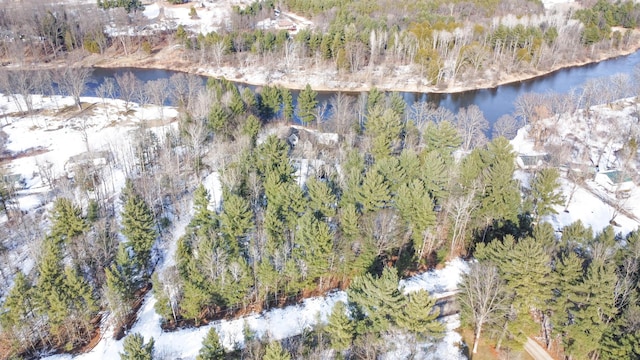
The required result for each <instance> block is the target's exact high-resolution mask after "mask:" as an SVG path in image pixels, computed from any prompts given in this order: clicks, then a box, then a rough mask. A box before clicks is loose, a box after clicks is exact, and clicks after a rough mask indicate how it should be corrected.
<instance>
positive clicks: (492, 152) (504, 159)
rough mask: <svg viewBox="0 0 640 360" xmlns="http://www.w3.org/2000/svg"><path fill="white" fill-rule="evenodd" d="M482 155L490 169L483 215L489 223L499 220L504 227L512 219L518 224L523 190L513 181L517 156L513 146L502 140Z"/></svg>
mask: <svg viewBox="0 0 640 360" xmlns="http://www.w3.org/2000/svg"><path fill="white" fill-rule="evenodd" d="M481 154H482V160H483V163H484V166H485V167H486V168H487V170H486V172H485V190H484V193H483V194H482V195H481V197H482V198H481V207H480V209H479V215H480V216H482V217H483V218H484V219H485V221H491V220H496V221H498V222H499V223H500V224H502V223H503V222H504V221H506V220H508V221H511V222H513V223H517V222H518V212H519V209H520V189H519V186H518V182H517V181H516V180H514V179H513V172H514V171H515V165H514V164H515V163H514V159H515V155H514V153H513V148H512V147H511V144H510V143H509V141H508V140H507V139H505V138H504V137H499V138H496V139H494V140H493V141H491V142H490V143H489V144H488V145H487V149H486V151H483V152H482V153H481ZM485 225H490V223H486V224H485Z"/></svg>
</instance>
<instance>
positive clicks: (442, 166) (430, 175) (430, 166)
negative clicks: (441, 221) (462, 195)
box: [420, 151, 450, 202]
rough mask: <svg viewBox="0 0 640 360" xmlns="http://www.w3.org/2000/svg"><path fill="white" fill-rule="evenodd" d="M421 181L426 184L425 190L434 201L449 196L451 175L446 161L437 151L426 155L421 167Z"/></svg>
mask: <svg viewBox="0 0 640 360" xmlns="http://www.w3.org/2000/svg"><path fill="white" fill-rule="evenodd" d="M420 169H421V171H422V174H421V176H420V179H422V181H423V182H424V186H425V190H426V191H427V192H428V193H429V196H430V197H431V198H432V199H434V201H437V202H439V200H441V199H443V198H445V197H446V196H447V195H449V192H450V189H449V182H450V180H449V174H448V172H449V171H448V168H447V164H446V163H445V161H444V160H443V159H442V157H441V155H439V154H438V153H437V152H436V151H431V152H428V153H424V154H423V156H422V162H421V167H420Z"/></svg>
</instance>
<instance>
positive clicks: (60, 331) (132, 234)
mask: <svg viewBox="0 0 640 360" xmlns="http://www.w3.org/2000/svg"><path fill="white" fill-rule="evenodd" d="M128 77H129V76H128V75H122V76H120V75H119V76H118V78H117V79H116V81H111V82H109V81H105V83H104V84H102V85H101V86H100V87H99V93H101V94H102V95H101V96H107V95H108V94H114V93H115V87H116V86H117V87H118V89H119V90H118V92H119V93H120V95H121V96H122V97H123V99H124V100H125V102H126V105H125V106H126V107H127V108H128V107H129V106H130V102H131V101H133V99H147V101H151V102H153V103H156V104H158V105H159V104H163V103H164V102H165V101H166V100H167V99H169V98H171V99H172V100H173V101H174V102H175V103H176V105H177V106H179V107H180V109H181V110H180V112H181V116H180V120H179V131H178V132H175V133H173V132H170V133H167V134H166V135H165V138H163V139H159V138H158V135H156V134H155V133H154V132H151V131H148V130H145V129H144V128H142V129H140V131H139V132H138V133H137V134H138V136H137V137H136V138H135V139H134V140H135V144H134V145H133V146H132V153H133V156H134V158H133V159H125V161H124V163H123V164H121V165H120V166H122V168H123V170H125V172H126V173H127V174H129V175H130V176H131V177H132V178H134V179H135V181H127V183H126V185H125V187H124V188H123V189H122V190H121V194H122V195H121V198H120V202H119V203H121V204H122V211H121V218H120V220H119V221H118V223H116V216H115V211H114V209H115V207H114V206H113V204H111V205H110V204H109V201H107V200H106V199H108V198H109V196H106V195H105V196H104V197H98V198H99V200H100V199H101V200H102V201H101V202H98V201H97V200H92V201H89V200H88V198H87V203H86V205H85V208H86V209H85V210H84V211H83V210H81V209H80V208H79V207H78V206H77V205H75V204H73V203H72V202H71V201H69V200H67V199H66V198H64V197H60V198H59V199H58V200H56V202H55V204H54V206H53V209H52V210H51V211H50V213H49V219H50V227H49V230H48V234H47V236H46V237H45V238H44V239H43V240H42V248H43V251H42V254H41V257H40V258H39V259H38V260H37V265H36V266H35V267H34V270H33V271H32V272H30V273H28V274H23V273H21V272H18V273H17V275H16V276H15V277H14V280H13V286H12V287H11V289H10V290H9V289H6V291H4V294H5V295H4V303H3V305H2V312H1V314H2V315H0V325H1V326H2V332H1V333H0V334H1V335H2V339H3V340H7V341H8V343H9V344H11V346H10V347H9V348H8V349H10V351H11V353H35V352H36V351H37V350H38V349H42V348H57V349H74V348H77V347H78V346H80V345H82V344H85V343H86V342H87V341H88V340H89V339H90V337H91V336H92V334H93V332H94V330H95V327H96V326H97V323H98V322H97V319H98V318H96V314H97V313H98V310H99V309H101V308H103V309H108V310H109V311H110V313H111V315H112V316H113V319H115V320H116V322H117V324H118V325H119V326H120V327H119V330H121V329H122V327H126V324H127V323H128V322H129V321H130V320H131V318H132V314H133V313H134V310H135V307H136V304H139V300H140V296H141V294H142V290H143V289H145V288H146V287H147V285H148V283H149V282H150V281H152V282H153V291H154V295H155V297H156V299H157V300H158V301H157V303H156V310H157V312H158V313H159V314H161V315H162V316H163V317H164V319H165V321H166V324H167V325H169V326H170V325H175V324H179V325H183V324H185V323H193V324H195V325H199V324H200V323H202V322H203V321H206V320H209V319H211V318H214V317H218V316H222V315H228V314H233V313H234V312H235V311H240V310H243V309H246V308H247V307H248V306H254V307H257V308H261V307H262V308H264V307H268V306H274V305H279V304H283V303H285V302H286V301H290V300H297V299H299V298H300V297H304V296H308V295H309V294H318V293H322V292H325V291H327V290H329V289H334V288H336V287H347V286H349V285H350V286H349V289H348V296H349V299H348V303H347V304H342V305H338V306H336V308H335V309H334V311H333V313H332V315H331V317H330V319H329V324H328V325H327V326H326V328H324V329H316V330H317V331H315V332H313V334H312V335H310V337H309V338H308V339H307V338H305V341H307V340H308V341H307V342H306V343H305V344H306V345H305V348H306V349H307V350H305V351H311V349H314V348H323V347H327V348H329V347H330V348H332V349H334V351H336V354H338V353H341V354H342V355H344V356H347V357H367V356H370V355H371V354H380V353H383V352H385V351H388V350H389V348H386V347H385V346H384V340H383V339H384V337H385V336H388V335H389V334H390V333H393V332H397V331H401V332H403V333H404V334H406V336H414V337H415V339H421V338H422V337H424V336H426V337H430V336H436V335H437V334H438V333H439V332H440V331H441V329H440V328H439V327H438V326H437V324H436V323H434V318H435V317H436V316H437V313H436V312H433V311H432V307H433V300H432V299H430V298H429V297H428V295H427V294H426V293H424V292H418V293H413V294H409V295H403V294H402V293H401V292H400V291H399V289H398V287H397V285H398V276H399V275H404V274H406V273H407V271H408V270H415V269H424V268H425V267H426V266H429V265H433V264H435V263H436V262H440V261H443V260H445V259H446V258H449V257H453V256H457V255H459V254H472V253H473V254H475V256H476V257H477V259H478V260H479V263H480V264H481V265H482V266H485V268H487V269H489V270H486V271H487V273H488V274H493V275H492V276H484V277H480V278H479V279H478V281H480V282H481V281H483V280H487V279H495V282H494V284H495V286H480V288H482V289H485V290H486V289H489V290H490V289H495V290H496V291H495V292H494V294H496V296H497V299H499V300H500V301H499V302H497V304H498V305H500V306H499V307H497V308H496V309H495V311H492V312H491V317H490V318H489V319H487V318H485V317H482V316H479V315H482V314H481V312H479V310H482V309H481V308H479V307H477V306H476V305H477V304H474V303H473V302H472V301H467V299H465V298H464V297H463V296H462V295H461V298H460V300H461V304H462V305H463V306H462V308H463V314H464V315H465V319H468V321H469V323H470V324H472V325H474V326H475V327H476V332H477V335H478V336H480V334H488V338H491V339H494V340H495V341H496V345H497V347H498V348H501V349H518V348H519V346H520V345H521V344H522V341H523V339H526V337H527V336H536V335H543V336H544V337H545V339H546V340H547V342H548V343H552V342H555V343H557V344H562V346H563V348H564V349H565V352H566V353H567V354H571V355H573V356H574V357H576V358H587V357H595V356H599V357H600V358H612V357H613V356H614V355H620V354H622V355H621V356H629V357H633V356H635V355H633V354H635V353H634V351H636V350H635V349H636V347H637V344H638V343H637V336H636V332H637V330H638V329H636V326H635V318H634V316H635V314H636V312H637V309H636V307H637V305H636V303H637V299H636V293H637V279H636V274H635V272H636V271H635V267H636V266H637V264H636V262H637V259H636V256H635V255H634V254H635V253H636V251H635V250H634V248H635V247H636V243H637V240H636V237H637V236H636V234H633V235H631V236H629V237H628V238H627V239H626V244H625V243H622V242H619V241H617V240H620V239H618V238H616V236H615V234H614V233H613V230H612V229H607V230H605V231H604V232H603V233H602V234H599V235H597V236H595V237H594V236H593V235H592V233H591V231H590V230H589V229H585V228H584V227H583V226H582V225H580V224H574V225H572V226H570V227H567V228H565V229H563V230H562V236H561V238H560V239H559V240H558V239H557V238H556V234H555V233H554V231H553V230H552V229H551V227H550V226H549V225H547V224H543V223H540V221H541V219H542V217H544V216H546V215H549V214H552V213H554V212H555V210H554V209H555V207H557V206H558V205H562V204H563V203H564V199H563V198H562V196H560V195H559V191H558V178H559V174H558V171H557V170H555V169H553V168H546V169H539V170H536V171H534V172H533V173H532V174H531V181H530V182H529V184H527V186H526V188H525V187H523V186H522V184H520V183H519V182H518V181H517V180H515V179H514V177H513V175H514V171H515V162H514V160H515V154H514V152H513V149H512V147H511V145H510V144H509V142H508V140H506V139H505V138H504V137H496V138H495V139H493V140H492V141H491V142H489V143H484V142H483V141H481V137H482V136H480V135H482V131H483V130H486V125H483V123H485V122H486V120H484V118H482V117H481V116H478V115H481V114H477V110H474V108H473V107H470V108H469V109H464V110H461V111H460V112H459V113H458V114H453V113H451V112H449V111H446V110H444V109H435V108H433V107H431V106H428V105H426V104H415V105H413V106H412V107H411V108H407V105H406V103H405V102H404V101H403V99H402V97H401V96H400V95H399V94H396V93H393V94H387V93H383V92H380V91H378V90H376V89H374V90H372V91H371V92H369V93H368V94H362V95H361V97H360V98H359V99H358V100H356V101H354V100H353V99H351V100H349V99H350V98H346V97H344V95H342V94H338V95H336V98H335V99H332V106H333V108H332V111H331V113H330V115H322V114H321V113H320V109H319V103H318V99H317V94H316V92H315V91H313V89H312V88H311V87H310V86H307V87H306V88H305V89H304V90H302V91H300V92H299V94H298V96H297V99H296V100H297V101H296V102H294V101H293V94H292V92H291V91H289V90H287V89H282V88H278V87H271V86H265V87H262V88H261V89H259V91H258V92H257V93H254V92H252V91H251V90H249V89H247V88H245V89H239V88H238V87H236V86H235V85H234V84H233V83H231V82H228V81H221V80H210V81H209V82H208V83H207V85H206V87H204V86H203V84H202V80H201V79H200V78H198V77H195V76H187V75H184V74H179V75H175V77H172V79H170V80H164V81H163V80H156V81H153V82H149V83H147V86H140V84H139V83H136V81H134V80H135V79H129V80H130V81H129V80H127V78H128ZM131 77H132V76H131ZM168 84H171V86H172V89H173V90H172V91H171V94H169V93H167V92H166V91H165V92H163V91H160V90H162V89H166V87H167V85H168ZM154 88H157V89H158V90H159V92H156V91H151V90H150V89H154ZM141 89H143V90H141ZM144 89H147V90H148V92H147V90H144ZM151 99H152V100H151ZM294 104H295V105H294ZM323 116H328V118H324V117H323ZM274 120H284V121H285V122H292V121H296V120H299V121H301V122H302V123H304V124H305V125H309V126H315V127H317V128H319V129H321V128H324V129H325V130H327V131H329V130H331V129H339V130H338V131H339V140H336V141H335V142H332V143H326V142H324V143H323V142H322V141H320V140H319V138H320V137H322V136H323V134H322V133H319V132H317V131H313V130H311V129H309V128H307V129H297V131H298V132H299V133H298V135H300V139H299V141H298V142H295V141H291V140H290V139H289V140H286V139H285V137H284V136H276V135H266V134H265V133H261V129H262V128H263V126H264V125H265V124H266V125H268V126H269V127H272V126H276V125H272V124H270V123H272V122H274ZM345 124H346V126H345ZM261 135H263V136H261ZM213 146H216V147H217V148H216V149H218V150H219V151H220V152H221V153H220V154H213V152H214V151H211V152H209V154H207V149H210V148H211V147H213ZM461 148H462V149H463V150H464V151H460V149H461ZM456 155H458V156H456ZM216 156H219V157H221V158H223V160H222V161H215V162H214V161H213V160H212V157H216ZM125 163H126V164H125ZM174 164H180V165H181V166H183V168H179V167H178V168H176V167H175V165H174ZM172 169H173V170H172ZM212 170H216V171H218V172H219V179H220V181H221V184H222V199H214V200H216V201H215V202H212V201H211V200H212V199H211V198H210V195H211V194H208V193H207V190H206V189H205V187H204V186H202V185H199V186H196V184H198V183H199V182H200V181H201V180H202V176H203V175H206V174H208V173H210V172H211V171H212ZM102 180H103V181H104V179H102ZM134 183H135V184H136V185H134ZM52 184H53V182H52ZM97 184H99V181H97V182H95V183H94V184H93V187H92V190H91V191H96V190H97V189H99V188H100V187H99V186H97ZM85 191H87V192H88V191H89V190H86V189H85ZM94 194H97V193H94ZM178 194H183V195H182V196H184V194H193V217H192V218H191V220H190V223H189V225H188V226H187V228H186V232H185V234H184V236H182V237H181V238H180V240H179V241H178V246H177V252H176V254H168V255H169V256H174V255H175V259H176V262H175V264H176V265H175V267H172V268H171V267H170V268H168V269H166V270H165V271H163V272H162V273H160V274H154V264H155V260H154V259H156V257H154V253H155V252H154V246H155V244H156V242H157V241H156V238H157V237H158V235H159V233H160V232H161V231H162V229H163V228H164V227H165V226H167V225H168V224H169V223H170V220H169V219H170V218H172V217H171V215H173V216H175V215H176V213H177V204H178V202H179V200H180V199H181V198H180V195H178ZM3 196H4V195H3ZM214 204H215V205H214ZM167 208H169V209H171V210H167ZM171 211H174V212H175V213H171ZM161 215H162V216H161ZM119 235H122V237H121V238H122V239H123V240H124V241H120V240H119V239H120V237H119ZM621 244H623V245H621ZM480 270H481V269H479V270H478V271H474V272H472V274H473V273H481V274H482V273H483V272H482V271H480ZM550 279H552V281H551V280H550ZM472 280H473V279H472V278H471V277H470V278H468V279H467V280H466V282H465V285H464V286H463V289H474V288H475V287H473V286H471V285H473V282H472ZM480 284H481V285H482V284H485V285H486V283H482V282H481V283H480ZM463 294H468V293H464V292H463ZM100 298H103V299H104V301H103V302H102V303H100V302H98V299H100ZM346 308H348V309H349V311H348V312H346V310H345V309H346ZM211 337H212V338H213V337H214V335H211ZM309 339H310V340H309ZM214 340H215V339H213V340H211V345H210V346H209V347H207V346H205V348H204V350H203V351H205V350H206V351H209V350H210V351H211V352H212V353H219V351H221V350H220V348H219V347H216V346H214V344H215V343H216V342H217V341H214ZM254 340H255V341H254V342H250V343H251V344H253V343H258V340H257V339H254ZM7 341H5V342H3V344H6V343H7ZM218 345H219V344H218ZM207 349H208V350H207ZM251 349H252V347H251V346H248V347H247V349H246V350H243V351H253V350H251ZM260 349H262V350H260V351H265V353H273V354H276V355H277V354H280V355H282V356H283V357H285V358H286V356H294V355H295V354H294V352H293V351H292V348H291V346H290V344H287V343H283V344H280V343H276V342H273V343H270V344H269V345H267V346H266V348H262V347H261V348H260ZM134 351H139V352H140V354H149V353H152V352H153V343H152V342H149V343H147V344H145V343H144V340H143V339H142V338H141V337H135V336H131V337H130V338H128V339H127V345H126V346H125V353H128V352H134ZM256 351H257V350H256ZM125 353H123V356H126V355H125ZM260 354H262V355H264V354H263V353H260ZM276 355H274V356H276ZM136 356H137V355H136ZM140 356H147V355H140ZM203 356H204V355H203ZM212 356H213V355H212ZM216 356H217V355H216ZM265 356H266V355H265ZM295 356H298V355H295ZM299 356H304V355H299ZM203 358H207V357H203Z"/></svg>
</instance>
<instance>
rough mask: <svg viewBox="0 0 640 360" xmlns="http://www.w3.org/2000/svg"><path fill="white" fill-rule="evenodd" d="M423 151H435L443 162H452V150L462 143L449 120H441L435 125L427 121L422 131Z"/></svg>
mask: <svg viewBox="0 0 640 360" xmlns="http://www.w3.org/2000/svg"><path fill="white" fill-rule="evenodd" d="M422 139H423V142H424V144H425V149H424V151H425V152H426V153H430V152H432V151H435V152H436V153H437V154H438V155H440V156H439V157H440V158H441V159H442V161H443V162H444V163H445V164H451V163H452V162H453V152H454V151H456V150H457V149H458V148H459V147H460V145H461V144H462V139H461V138H460V135H459V134H458V130H456V127H455V126H454V125H453V124H452V123H451V122H450V121H446V120H445V121H441V122H439V123H438V124H437V125H436V124H435V123H433V122H431V123H429V124H428V125H427V127H426V128H425V130H424V131H423V133H422Z"/></svg>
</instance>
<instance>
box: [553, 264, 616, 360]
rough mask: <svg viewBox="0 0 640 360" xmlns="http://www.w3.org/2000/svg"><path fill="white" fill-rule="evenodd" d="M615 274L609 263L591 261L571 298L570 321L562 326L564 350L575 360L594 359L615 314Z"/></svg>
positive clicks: (612, 266)
mask: <svg viewBox="0 0 640 360" xmlns="http://www.w3.org/2000/svg"><path fill="white" fill-rule="evenodd" d="M615 287H616V275H615V267H614V265H613V264H611V263H607V264H605V263H602V262H600V261H594V262H592V263H591V264H590V265H589V267H588V269H587V273H586V276H585V278H584V281H583V282H582V283H581V284H580V285H579V286H578V287H577V292H576V293H574V297H573V298H572V299H571V301H572V303H573V306H572V309H570V314H571V316H572V322H571V323H570V324H569V325H568V326H567V327H566V335H565V337H564V339H565V351H566V352H567V353H568V354H571V355H572V356H575V357H576V358H579V359H586V358H588V357H591V356H596V357H597V354H598V353H599V351H600V350H601V347H602V340H603V339H604V335H605V333H606V332H607V330H608V329H609V326H610V322H611V320H612V319H613V317H614V316H615V315H616V313H617V309H616V307H615V295H614V292H615Z"/></svg>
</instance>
